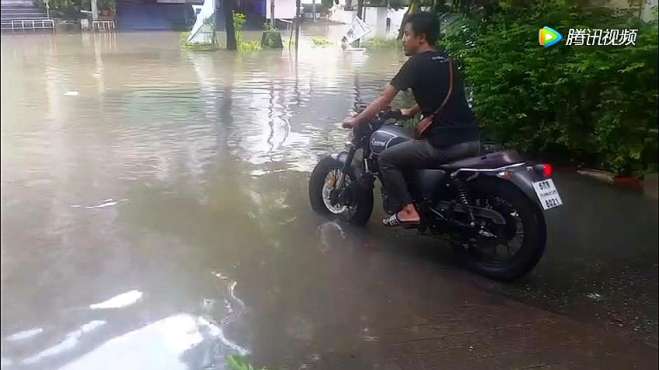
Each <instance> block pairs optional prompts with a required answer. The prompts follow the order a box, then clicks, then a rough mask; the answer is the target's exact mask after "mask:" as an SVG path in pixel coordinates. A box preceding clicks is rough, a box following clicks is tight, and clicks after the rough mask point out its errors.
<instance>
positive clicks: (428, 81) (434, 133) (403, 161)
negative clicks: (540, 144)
mask: <svg viewBox="0 0 659 370" xmlns="http://www.w3.org/2000/svg"><path fill="white" fill-rule="evenodd" d="M438 33H439V22H438V20H437V18H436V17H434V16H433V15H432V14H430V13H427V12H420V13H417V14H413V15H411V16H410V17H408V18H407V20H406V23H405V29H404V37H403V48H404V50H405V55H406V56H410V57H411V58H410V59H409V60H408V61H407V62H406V63H405V64H404V65H403V66H402V67H401V69H400V71H399V72H398V74H397V75H396V76H395V77H394V78H393V79H392V80H391V82H390V83H389V84H388V85H387V87H386V88H385V89H384V92H383V93H382V95H381V96H380V97H378V98H377V99H375V100H374V101H373V102H372V103H371V104H369V105H368V107H367V108H366V109H365V110H364V111H362V112H361V113H360V114H358V115H357V116H355V117H352V118H349V119H346V120H345V121H344V122H343V127H345V128H353V129H355V130H356V129H357V128H358V127H359V125H361V124H365V123H368V122H370V121H371V120H372V119H373V118H374V117H375V116H376V115H377V114H378V112H380V111H382V110H383V109H385V108H386V107H388V106H389V105H390V104H391V102H392V100H393V99H394V98H395V97H396V95H397V94H398V92H399V91H400V90H407V89H410V88H411V89H412V92H413V94H414V99H415V100H416V103H417V104H416V105H415V106H414V107H412V108H409V109H401V113H402V114H403V116H405V117H413V116H415V115H416V114H417V113H419V112H421V113H422V115H423V117H424V119H423V120H422V121H421V122H420V124H419V125H418V126H417V130H416V132H417V140H410V141H407V142H405V143H401V144H399V145H395V146H392V147H390V148H388V149H386V150H385V151H384V152H382V153H381V154H380V156H379V167H380V172H381V174H382V179H383V182H384V186H385V188H386V189H387V192H389V193H390V195H391V196H392V197H393V198H394V199H396V200H397V201H398V202H399V204H400V205H401V207H400V210H399V211H398V212H395V213H394V214H393V215H391V216H390V217H386V218H385V219H383V220H382V222H383V224H384V225H385V226H399V225H404V226H405V225H417V224H419V222H420V219H421V218H420V216H419V213H418V211H417V209H416V208H415V206H414V203H413V201H412V196H411V195H410V192H409V190H408V188H407V185H406V183H405V179H404V176H403V172H402V170H403V169H404V168H435V167H437V166H438V165H440V164H442V163H447V162H451V161H454V160H457V159H460V158H463V157H467V156H470V155H477V154H478V152H479V150H480V142H479V132H478V125H477V123H476V120H475V118H474V114H473V113H472V111H471V109H470V108H469V105H468V104H467V101H466V98H465V92H464V85H463V83H462V81H461V80H460V78H459V76H457V73H456V69H455V67H454V66H453V63H452V61H451V60H450V59H449V57H448V56H447V54H446V53H444V52H441V51H437V50H436V49H435V48H434V45H435V42H436V41H437V37H438Z"/></svg>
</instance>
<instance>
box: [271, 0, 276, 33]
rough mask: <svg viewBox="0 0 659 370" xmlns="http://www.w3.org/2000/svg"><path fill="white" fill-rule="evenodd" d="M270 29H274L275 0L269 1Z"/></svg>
mask: <svg viewBox="0 0 659 370" xmlns="http://www.w3.org/2000/svg"><path fill="white" fill-rule="evenodd" d="M270 27H272V29H273V30H274V29H275V0H270Z"/></svg>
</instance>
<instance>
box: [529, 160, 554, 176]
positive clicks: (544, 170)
mask: <svg viewBox="0 0 659 370" xmlns="http://www.w3.org/2000/svg"><path fill="white" fill-rule="evenodd" d="M534 169H535V171H536V172H538V173H541V174H542V176H544V177H545V178H546V179H548V178H550V177H552V176H553V175H554V167H553V166H552V165H551V164H549V163H543V164H536V165H535V167H534Z"/></svg>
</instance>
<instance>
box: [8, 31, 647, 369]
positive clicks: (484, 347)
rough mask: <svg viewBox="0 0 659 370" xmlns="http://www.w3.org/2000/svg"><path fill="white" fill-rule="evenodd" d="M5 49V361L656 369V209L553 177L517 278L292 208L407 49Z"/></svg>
mask: <svg viewBox="0 0 659 370" xmlns="http://www.w3.org/2000/svg"><path fill="white" fill-rule="evenodd" d="M327 32H329V33H330V39H332V36H331V35H334V34H338V33H339V32H340V30H337V29H335V28H331V29H321V28H319V29H309V30H307V32H306V33H305V38H304V39H303V40H302V41H303V42H302V43H301V51H300V54H299V56H298V58H297V59H296V58H295V56H294V55H291V54H290V53H289V52H288V51H286V50H285V51H283V52H273V51H264V52H260V53H256V54H251V55H242V56H236V55H233V54H230V53H226V52H215V53H199V52H191V51H186V50H180V48H179V46H178V40H179V36H178V34H175V33H166V32H160V33H127V34H116V35H102V34H101V35H80V34H73V35H67V34H57V35H54V36H51V35H3V36H2V182H1V184H2V247H1V252H2V255H1V258H2V262H1V269H2V270H1V280H0V282H1V289H2V303H1V309H2V313H1V315H2V317H1V321H2V330H1V344H2V369H55V368H62V369H223V368H225V358H226V356H227V355H230V354H249V355H250V356H251V359H252V360H253V361H254V362H255V363H256V364H258V365H263V366H268V367H269V368H271V369H282V370H283V369H342V370H349V369H415V370H417V369H473V368H506V369H507V368H516V369H523V368H552V369H554V368H557V369H576V368H589V369H594V368H606V369H632V368H638V369H655V368H656V367H657V319H656V318H657V247H656V245H657V239H658V237H657V228H656V225H657V203H656V200H653V199H650V198H646V197H644V196H643V195H641V194H638V193H634V192H626V191H621V190H618V189H615V188H612V187H610V186H608V185H603V184H600V183H597V182H593V181H592V180H590V179H585V178H582V177H580V176H576V175H573V174H570V173H559V174H558V175H557V177H556V182H557V185H558V187H559V190H560V191H561V192H562V194H561V195H562V198H563V200H564V202H565V203H566V205H565V206H564V207H563V208H560V209H556V210H552V211H550V212H549V213H548V214H547V221H548V227H549V232H550V235H549V244H548V247H547V253H546V255H545V257H544V258H543V259H542V261H541V262H540V264H539V265H538V267H537V268H536V269H535V270H534V271H533V272H532V273H531V274H530V275H529V276H527V277H525V278H524V279H522V280H520V281H518V282H515V283H512V284H500V283H495V282H492V281H490V280H487V279H484V278H481V277H479V276H476V275H473V274H472V273H470V272H468V271H465V270H463V269H462V268H461V266H460V265H459V264H458V262H457V261H456V260H455V258H454V256H453V255H452V253H451V251H450V248H447V247H446V245H445V243H444V242H441V241H437V240H435V239H431V238H428V237H419V236H417V235H415V234H414V233H413V232H408V231H396V232H391V231H387V230H383V229H382V228H381V227H379V226H378V224H377V219H378V217H379V216H380V215H381V211H380V210H379V209H378V211H377V212H376V213H375V214H374V217H373V219H372V222H371V223H370V224H369V225H368V227H367V228H365V229H355V228H352V227H348V226H346V225H342V224H337V223H334V222H331V221H328V220H326V219H323V218H321V217H319V216H317V215H315V214H314V213H313V212H312V211H311V210H310V208H309V205H308V200H307V195H306V194H307V187H306V181H307V177H308V173H309V171H310V170H311V168H312V167H313V165H314V164H315V162H316V160H317V159H318V158H319V157H321V156H323V155H325V154H327V153H331V152H333V151H336V150H338V149H340V148H342V143H343V141H344V140H345V137H346V133H345V131H343V130H341V129H340V128H339V125H338V124H337V123H336V122H339V121H340V120H341V119H342V118H343V117H344V116H345V115H346V114H347V113H348V112H349V111H350V109H351V107H352V106H353V104H354V103H355V102H360V101H364V102H368V101H370V100H371V99H372V98H373V97H375V96H376V94H377V93H378V92H379V91H380V89H381V88H382V87H383V86H384V84H385V83H386V82H387V80H388V78H389V77H390V76H392V74H393V73H395V71H396V70H397V68H398V67H399V66H400V64H401V62H402V61H403V60H404V58H403V57H402V56H401V55H400V54H399V53H397V52H395V51H384V52H378V53H372V54H370V55H366V54H363V53H358V52H351V53H343V52H341V51H340V49H338V48H312V47H311V45H312V42H311V40H310V36H312V35H314V34H326V33H327Z"/></svg>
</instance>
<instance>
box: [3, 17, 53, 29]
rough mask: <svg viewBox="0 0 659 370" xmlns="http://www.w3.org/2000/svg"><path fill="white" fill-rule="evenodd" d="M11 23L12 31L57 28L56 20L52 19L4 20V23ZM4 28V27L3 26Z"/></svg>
mask: <svg viewBox="0 0 659 370" xmlns="http://www.w3.org/2000/svg"><path fill="white" fill-rule="evenodd" d="M10 23H11V28H7V30H9V29H11V30H12V31H26V30H55V21H54V20H52V19H12V20H10V21H4V22H2V25H3V26H5V25H7V26H8V25H9V24H10ZM3 29H4V27H3Z"/></svg>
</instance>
